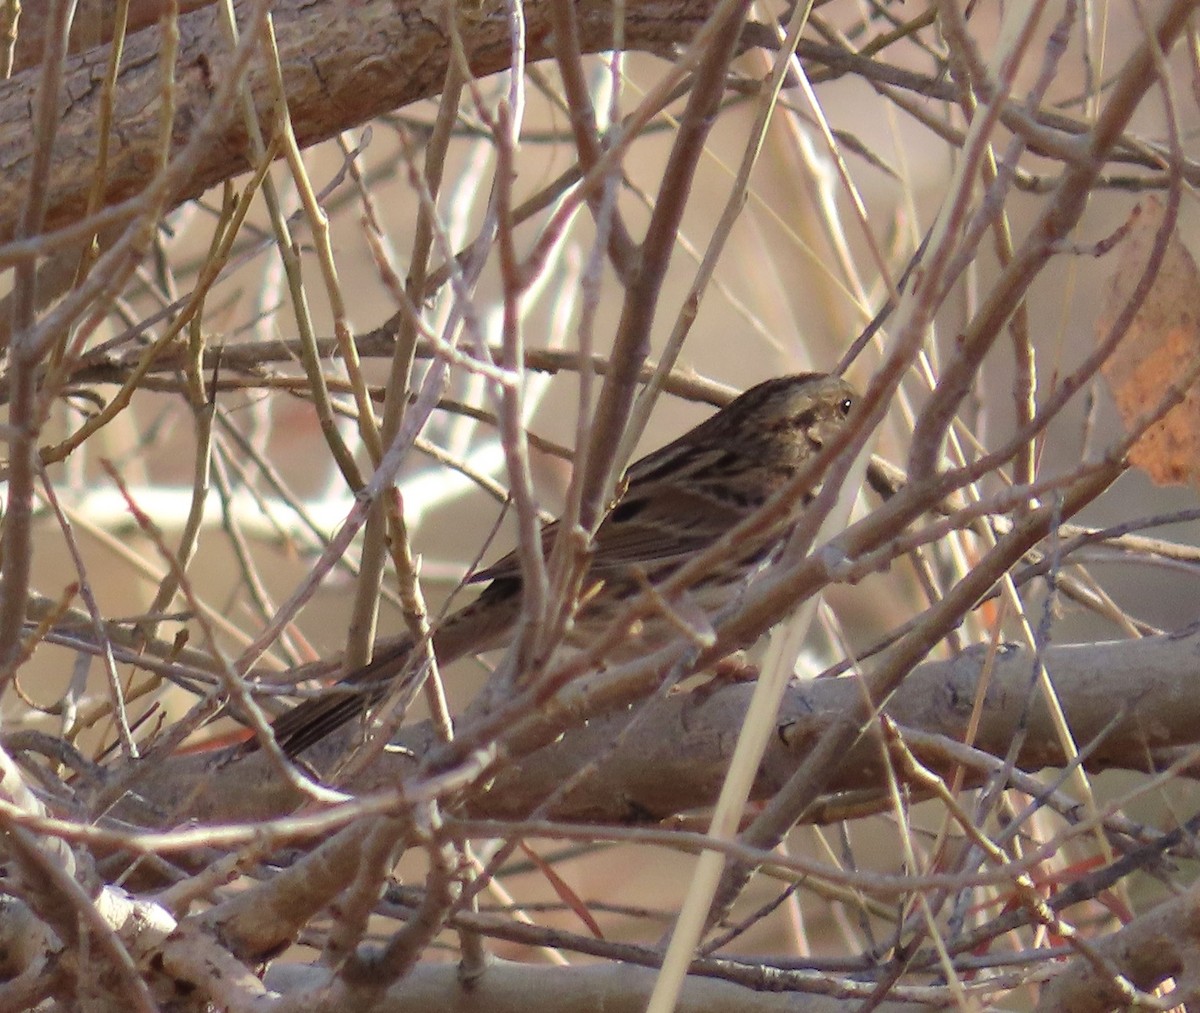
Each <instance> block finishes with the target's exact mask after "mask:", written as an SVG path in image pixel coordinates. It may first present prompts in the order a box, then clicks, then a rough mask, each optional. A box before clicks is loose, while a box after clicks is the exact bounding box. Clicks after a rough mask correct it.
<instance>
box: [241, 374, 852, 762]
mask: <svg viewBox="0 0 1200 1013" xmlns="http://www.w3.org/2000/svg"><path fill="white" fill-rule="evenodd" d="M857 399H858V395H857V393H856V392H855V390H854V388H853V387H852V386H851V385H850V384H849V383H847V382H846V381H845V380H843V379H841V378H840V377H837V376H833V375H830V374H826V373H796V374H791V375H788V376H781V377H775V378H772V379H769V380H766V381H763V382H762V383H759V384H757V385H756V386H754V387H751V388H750V389H748V390H747V391H746V392H745V393H743V394H741V395H740V396H739V397H737V398H735V399H734V400H733V401H731V402H730V403H729V404H727V405H726V406H725V407H724V408H721V409H720V410H719V411H717V412H716V413H715V414H713V415H711V416H710V417H709V418H707V419H705V420H704V421H703V422H701V423H700V424H699V425H697V426H695V427H694V428H692V429H690V430H688V431H687V432H685V433H684V434H683V435H682V436H680V437H678V438H677V439H675V440H673V441H672V442H670V443H668V444H667V445H666V446H664V447H661V448H660V449H658V450H655V451H653V452H652V453H650V454H648V455H647V456H646V457H643V458H641V459H640V460H638V461H636V462H635V463H634V464H632V465H631V466H630V467H629V468H628V470H627V471H626V472H625V475H624V476H623V478H622V480H621V482H619V483H618V485H617V490H618V491H617V494H616V495H615V496H614V499H613V502H612V503H611V504H610V506H609V509H608V512H607V514H606V515H605V516H604V519H603V520H602V521H601V523H600V526H599V527H598V528H597V530H596V533H595V536H594V538H593V540H592V547H591V553H590V556H589V557H588V560H587V562H586V564H585V570H584V576H583V582H582V585H581V591H580V594H579V604H578V606H577V608H576V611H575V614H574V615H573V617H572V619H571V621H570V622H569V623H568V624H567V628H566V632H565V633H564V637H563V640H564V643H565V644H566V646H567V647H568V648H574V649H582V648H585V647H586V646H587V644H588V643H589V642H590V641H592V640H594V639H595V638H596V637H597V636H598V635H599V634H600V632H601V631H603V630H605V629H606V628H607V627H608V626H609V624H610V623H611V622H612V621H613V620H614V619H615V618H616V617H617V616H618V615H619V614H620V613H621V612H622V611H623V610H624V609H625V608H626V606H628V604H629V603H630V602H631V601H633V600H634V599H635V598H637V597H638V596H640V595H641V594H642V593H643V592H644V591H645V590H646V588H647V587H650V586H653V585H655V584H658V583H661V582H662V581H664V580H666V579H667V578H669V577H670V576H671V575H672V574H673V573H675V572H676V571H678V570H679V568H680V567H681V566H683V565H684V564H685V563H687V562H688V561H689V560H691V559H693V558H694V557H695V556H696V555H697V554H699V553H700V552H702V551H703V550H704V549H706V548H708V547H709V546H711V545H712V544H713V543H715V542H716V541H717V540H718V539H719V538H720V537H721V536H722V535H723V534H725V533H726V532H727V531H728V530H730V529H731V528H733V527H734V526H735V525H737V524H738V523H739V522H740V521H741V520H743V519H744V518H746V517H748V516H749V515H750V514H752V513H753V512H754V511H755V510H757V509H758V508H760V507H761V506H762V505H763V504H764V503H765V502H766V501H767V500H768V499H769V498H770V497H771V496H772V495H773V494H774V493H775V492H776V491H777V490H779V489H781V488H782V487H783V486H784V485H786V484H787V483H788V482H789V481H790V480H791V479H792V477H793V476H794V475H796V474H797V472H798V471H799V470H800V469H801V468H802V467H803V466H804V465H805V464H807V463H808V462H809V461H811V460H812V458H813V457H814V456H815V455H816V454H817V453H818V452H819V451H820V450H821V449H822V448H823V447H824V446H825V445H826V444H827V443H828V441H829V440H830V439H832V438H833V437H834V436H835V435H836V434H837V433H838V432H839V431H841V430H842V429H843V428H845V426H846V425H847V420H848V419H849V417H850V415H851V413H852V411H853V408H854V405H855V404H856V402H857ZM818 491H819V481H816V480H814V482H813V483H811V484H810V485H809V486H807V487H806V488H805V489H803V490H802V491H801V493H800V495H799V500H800V502H799V503H798V504H797V509H796V510H795V511H794V513H793V515H792V520H793V524H792V525H791V526H794V521H795V520H797V519H798V518H799V516H800V515H801V514H802V512H803V507H805V506H807V505H808V503H809V502H811V500H812V498H813V497H814V496H815V495H816V493H817V492H818ZM791 526H785V527H784V529H783V530H780V531H777V532H775V533H774V534H773V535H772V537H771V538H770V539H769V540H768V541H767V542H766V543H761V542H760V543H755V544H753V545H751V546H749V547H748V549H747V551H746V552H745V553H744V554H741V555H736V556H733V557H732V558H730V559H729V560H728V561H727V562H725V563H723V564H720V565H719V566H717V567H716V568H714V569H712V570H710V571H709V572H708V573H707V574H706V575H705V576H704V577H702V578H701V579H700V580H699V581H697V582H696V583H695V584H693V585H692V586H691V587H690V588H689V589H688V591H687V594H688V597H689V599H690V600H691V602H693V603H694V604H696V605H698V606H699V607H700V608H702V609H703V610H704V611H705V612H706V613H708V614H712V613H714V612H716V611H717V610H719V609H720V608H721V607H723V606H725V605H727V604H729V603H730V602H731V601H732V600H733V598H734V596H735V595H736V594H738V593H740V589H741V588H743V587H744V586H745V582H746V579H747V578H748V577H749V576H750V575H751V574H752V573H753V572H755V571H756V570H758V569H759V568H760V567H762V566H763V565H765V564H766V563H767V562H768V561H769V560H770V559H771V558H772V557H773V555H774V554H775V553H777V552H778V550H779V549H781V548H782V545H783V543H784V542H785V540H786V537H787V535H788V533H789V532H790V530H791ZM558 528H559V522H558V521H554V522H551V523H549V524H546V525H545V526H544V527H543V528H542V547H543V552H544V553H546V554H548V553H549V551H550V548H551V546H552V545H553V542H554V537H555V535H556V533H557V531H558ZM483 582H487V586H486V587H485V588H484V589H483V591H482V593H481V594H480V595H479V597H478V598H476V599H475V600H474V601H473V602H471V603H470V604H468V605H466V606H465V607H463V608H461V609H459V610H458V611H457V612H454V613H452V614H451V615H450V616H449V617H447V618H446V619H445V620H444V621H443V622H442V623H440V624H439V626H438V627H437V628H436V629H435V630H434V631H433V634H432V646H433V652H434V655H435V657H436V658H437V661H438V663H439V664H440V665H446V664H449V663H450V662H452V661H455V660H457V659H458V658H461V657H464V656H467V655H470V654H479V653H483V652H485V651H489V650H495V649H498V648H502V647H505V646H507V645H508V644H509V643H510V642H511V641H512V639H513V637H514V635H515V633H516V630H517V628H518V624H519V621H520V617H521V604H522V584H521V564H520V559H519V556H518V554H517V552H516V551H513V552H510V553H509V554H508V555H506V556H504V557H503V558H502V559H500V560H499V561H497V562H496V563H494V564H493V565H491V566H489V567H487V568H486V569H483V570H480V571H479V572H477V573H475V574H474V575H473V576H471V577H470V578H469V579H468V583H483ZM680 635H681V634H680V628H679V625H678V622H677V621H671V620H670V619H669V618H668V617H667V616H665V615H663V614H661V613H659V614H652V615H650V616H649V617H646V618H644V619H643V620H642V621H641V622H640V623H639V624H638V626H637V627H636V630H635V633H634V635H632V636H630V637H629V638H627V641H626V644H625V648H624V653H625V654H628V655H636V654H638V653H644V652H646V651H648V650H650V649H653V648H656V647H659V646H662V645H663V644H664V643H666V642H668V641H669V640H671V639H672V638H674V637H677V636H680ZM413 646H414V642H413V640H412V639H411V638H407V637H404V638H400V639H399V640H398V641H396V642H394V643H392V644H390V645H389V646H388V647H387V648H386V649H384V650H383V651H381V652H379V653H377V654H376V656H375V658H374V659H373V660H372V661H370V662H369V663H368V664H366V665H364V666H362V667H360V668H358V669H356V670H355V671H353V672H351V673H349V674H348V675H346V676H345V677H344V678H343V679H342V680H341V681H340V682H338V683H337V684H335V685H334V686H332V687H330V689H329V690H328V691H327V692H326V693H324V694H322V695H321V696H319V697H313V698H311V699H309V700H305V701H302V702H301V703H299V704H297V705H295V706H294V707H293V708H292V709H291V710H288V711H285V712H284V713H283V714H281V715H280V716H279V717H278V718H276V719H275V721H274V722H273V724H272V726H271V728H272V732H273V734H274V737H275V741H276V743H277V744H278V745H279V747H280V748H281V749H282V751H283V752H284V754H285V755H287V756H289V757H296V756H298V755H299V754H300V753H302V752H304V750H306V749H308V748H309V747H310V746H312V745H314V744H315V743H317V742H319V741H320V740H321V739H323V738H325V737H326V736H327V735H329V734H330V733H332V732H333V731H334V730H336V729H337V728H339V727H341V726H342V725H344V724H346V723H347V722H349V721H352V720H354V719H356V718H358V717H360V716H361V715H363V714H364V713H366V712H367V711H369V709H370V708H371V707H372V706H374V705H376V704H378V703H379V702H380V701H381V700H382V699H384V698H385V697H386V696H387V694H388V692H389V689H390V686H391V684H392V680H394V679H395V678H397V677H398V676H400V675H402V674H403V673H404V672H405V671H406V669H407V666H408V662H409V660H410V656H411V654H412V650H413ZM618 660H619V659H618ZM256 743H257V740H250V742H248V743H246V744H245V745H246V747H247V748H251V749H253V748H256Z"/></svg>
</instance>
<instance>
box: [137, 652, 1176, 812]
mask: <svg viewBox="0 0 1200 1013" xmlns="http://www.w3.org/2000/svg"><path fill="white" fill-rule="evenodd" d="M1044 660H1045V663H1046V666H1047V669H1048V671H1049V672H1050V675H1051V678H1052V679H1053V681H1054V685H1055V688H1056V690H1057V691H1058V693H1059V696H1060V699H1061V701H1062V705H1063V709H1064V711H1065V712H1066V715H1067V719H1068V721H1069V722H1070V725H1071V729H1072V732H1073V733H1074V735H1075V738H1076V741H1078V742H1080V743H1088V742H1090V741H1092V740H1093V739H1095V738H1097V737H1098V736H1101V734H1102V733H1105V732H1106V730H1107V734H1105V735H1104V738H1103V741H1102V742H1100V743H1099V745H1097V746H1096V748H1095V749H1094V750H1092V751H1091V752H1090V753H1089V755H1088V757H1087V761H1086V766H1087V769H1089V770H1091V771H1099V770H1106V769H1113V768H1119V769H1128V770H1139V771H1145V770H1149V769H1155V768H1158V767H1161V766H1163V765H1165V762H1164V761H1165V760H1167V759H1174V758H1175V757H1176V756H1177V755H1178V751H1179V750H1181V749H1186V748H1187V747H1191V746H1196V745H1197V744H1200V738H1198V736H1197V732H1196V730H1197V729H1198V728H1200V696H1198V695H1197V694H1196V693H1195V692H1194V687H1195V685H1196V680H1197V679H1200V633H1198V632H1197V631H1195V630H1188V631H1187V632H1186V633H1185V634H1181V635H1173V636H1164V637H1148V638H1145V639H1143V640H1131V641H1122V642H1119V643H1099V644H1081V645H1071V646H1064V647H1051V648H1049V649H1048V650H1047V651H1046V652H1045V656H1044ZM985 661H986V652H985V651H984V650H982V649H979V650H971V651H968V652H965V653H964V654H962V655H961V656H959V657H958V658H956V659H954V660H953V661H938V662H928V663H926V664H923V665H920V666H918V667H917V668H916V669H915V670H914V671H913V672H912V673H911V674H910V675H909V676H908V677H907V678H906V679H905V680H904V682H903V683H902V684H901V687H900V689H899V690H898V691H897V692H896V693H895V695H894V696H893V697H892V699H891V701H890V702H889V704H888V707H887V713H888V714H889V715H890V716H891V717H892V718H893V720H895V721H896V723H897V724H899V725H900V726H901V727H902V728H911V729H915V730H919V731H922V732H927V733H935V734H940V735H944V736H946V737H948V738H950V739H953V740H957V741H961V740H962V738H963V737H964V734H965V729H966V726H967V721H968V719H969V717H970V714H971V710H972V706H973V703H974V700H975V696H976V693H977V692H978V689H979V680H980V677H981V673H982V672H983V671H984V668H985ZM1032 671H1033V657H1032V655H1031V654H1030V652H1029V651H1027V650H1025V649H1022V648H1017V647H1005V648H1002V649H1001V651H1000V653H999V654H998V656H997V657H996V658H995V661H994V664H993V666H992V672H991V676H990V680H989V682H988V686H987V691H986V697H985V701H986V702H985V705H984V707H983V708H982V720H981V723H980V727H979V732H978V735H977V737H976V740H975V745H976V746H977V747H978V748H980V749H981V750H984V751H986V752H990V753H992V754H994V755H999V756H1003V755H1004V753H1005V751H1006V749H1007V747H1008V744H1009V742H1010V741H1012V738H1013V736H1014V733H1015V732H1016V730H1017V728H1018V727H1019V726H1020V723H1021V721H1022V720H1023V719H1024V720H1025V721H1026V723H1027V726H1028V729H1029V734H1028V735H1027V736H1026V737H1025V743H1026V744H1025V746H1024V748H1023V750H1022V751H1021V753H1020V755H1019V756H1018V758H1017V762H1018V764H1019V766H1020V767H1022V768H1023V769H1026V770H1032V769H1038V768H1042V767H1053V766H1058V765H1061V764H1063V763H1064V762H1065V761H1064V758H1063V756H1062V754H1061V752H1060V749H1059V745H1058V740H1057V737H1056V736H1055V734H1054V733H1053V730H1052V728H1051V725H1050V720H1049V716H1048V714H1047V712H1046V710H1045V707H1044V705H1043V703H1042V701H1041V698H1040V695H1039V694H1037V693H1036V692H1034V691H1033V689H1032V686H1033V682H1032V680H1031V672H1032ZM751 689H752V687H750V686H747V685H743V684H738V685H733V686H726V687H721V688H719V689H716V690H713V691H711V692H708V691H705V692H702V693H700V694H695V693H693V694H680V695H675V696H671V697H669V698H667V699H665V700H659V701H654V702H651V703H649V704H647V705H646V707H647V710H646V711H645V712H643V711H641V710H639V711H637V713H638V714H639V715H641V716H640V717H639V723H638V725H637V728H636V730H635V731H634V732H633V733H632V734H630V735H629V736H628V737H626V738H624V739H622V738H620V736H621V733H622V730H623V728H624V726H625V724H626V723H627V722H628V721H629V714H627V713H622V714H619V715H617V716H615V717H610V718H607V719H601V720H597V721H592V722H591V723H590V724H589V725H588V726H587V727H586V728H584V729H579V730H576V731H573V732H570V733H568V734H567V735H566V736H565V737H564V738H563V739H562V740H561V741H560V742H557V743H555V744H554V745H552V746H549V747H547V748H545V749H541V750H538V751H537V752H535V753H532V754H530V755H528V756H525V757H520V758H515V759H514V763H513V765H512V767H511V768H510V769H508V770H507V771H506V772H505V773H503V774H502V775H501V776H500V777H498V778H497V779H496V780H495V781H494V782H493V783H491V784H490V786H489V787H488V788H487V790H484V791H480V792H478V793H475V794H473V795H471V796H470V797H469V798H468V799H467V800H466V804H465V808H464V811H465V812H466V813H469V814H470V815H473V816H488V817H495V818H504V819H519V818H521V817H523V816H526V815H527V814H529V813H530V812H532V811H533V810H534V808H535V807H536V806H537V805H538V804H539V803H540V802H541V801H542V800H543V799H544V798H546V797H547V796H548V795H549V794H550V793H551V792H553V791H554V790H555V789H556V788H558V787H559V786H561V785H562V784H563V783H565V782H566V781H567V780H568V779H570V778H571V777H572V776H573V775H574V774H575V773H576V772H577V771H579V770H581V769H583V768H584V767H585V766H586V765H588V764H589V763H592V762H594V761H595V760H597V759H598V758H602V759H603V763H602V764H600V765H599V767H598V768H597V770H595V771H594V772H593V773H591V774H590V775H589V776H588V777H587V778H586V779H585V780H584V781H583V782H582V783H581V785H580V786H579V787H578V788H577V789H576V790H575V791H574V792H572V794H571V795H570V796H569V797H567V798H566V799H564V800H561V801H560V802H559V803H558V804H557V805H556V806H555V807H554V808H553V809H552V810H551V811H550V812H549V813H546V814H544V815H546V816H547V817H549V818H553V819H558V820H574V821H592V822H617V823H622V822H629V821H645V820H660V819H664V818H666V817H669V816H671V815H674V814H675V813H678V812H680V811H683V810H686V809H689V808H696V807H702V806H706V805H709V804H711V802H712V800H713V798H714V797H715V793H716V791H717V789H718V788H719V786H720V783H721V778H722V776H723V775H724V771H725V769H726V766H727V764H728V761H729V751H730V750H731V749H732V744H733V741H734V739H735V738H736V732H737V729H738V728H739V727H740V725H741V722H742V719H743V716H744V713H745V708H746V706H747V704H748V702H749V699H750V692H751ZM861 692H862V690H861V685H860V683H859V681H858V680H857V679H854V678H846V679H831V680H824V681H820V682H814V683H802V684H798V685H796V686H795V687H793V689H792V690H791V691H790V693H789V694H788V697H787V699H786V701H785V705H784V709H783V710H782V711H781V717H780V728H779V736H778V738H777V740H776V742H775V743H774V745H773V747H772V748H771V749H770V750H769V751H768V754H767V757H766V759H765V761H764V763H763V767H762V771H761V773H760V776H759V779H758V783H757V785H756V786H755V797H756V798H759V799H764V798H769V797H770V796H771V795H772V794H773V793H774V792H775V791H777V790H778V788H779V786H780V785H781V784H782V783H783V782H784V781H785V780H786V779H787V777H788V776H790V775H791V773H792V772H793V771H794V770H795V768H796V765H797V763H799V762H800V761H801V760H802V759H803V757H804V756H805V755H806V752H807V750H808V749H809V748H810V746H811V744H812V743H813V742H814V741H816V739H817V738H818V737H819V736H820V734H821V732H822V731H823V730H824V729H825V728H826V727H827V726H828V724H829V723H830V722H832V721H833V720H835V719H836V718H837V717H838V716H839V715H841V714H845V713H846V712H847V711H848V710H850V709H851V708H852V707H853V705H854V703H855V701H856V700H857V698H858V696H859V694H860V693H861ZM1031 694H1032V696H1033V699H1032V702H1029V700H1030V696H1031ZM1027 702H1028V708H1029V713H1028V716H1027V717H1026V716H1025V712H1026V707H1027ZM1114 716H1117V717H1118V718H1119V720H1118V721H1117V722H1116V724H1115V725H1114V726H1113V727H1111V728H1110V725H1112V722H1113V719H1114ZM356 734H358V731H357V729H350V730H348V731H347V732H346V735H345V736H344V737H338V736H336V735H335V736H331V737H330V738H329V739H327V740H326V741H325V742H324V743H321V744H320V745H318V746H317V747H315V748H314V749H313V750H311V751H310V752H309V754H308V758H309V760H311V761H312V762H313V763H314V764H315V765H316V766H317V767H318V768H321V767H322V766H327V765H328V764H330V763H331V762H332V761H333V759H335V758H336V756H337V755H338V754H339V753H340V752H341V751H342V750H344V749H345V748H346V746H347V744H348V742H349V741H351V739H352V738H353V736H354V735H356ZM398 742H399V744H400V745H401V746H402V747H403V748H404V749H405V750H411V754H409V755H405V753H404V752H397V753H391V754H388V755H386V756H383V757H381V758H380V759H379V760H378V762H377V764H376V766H374V767H373V768H372V770H371V773H370V775H369V778H368V777H364V778H363V779H362V780H360V781H359V782H356V783H355V784H354V785H353V786H352V787H353V788H354V789H355V790H356V791H360V792H366V791H371V790H376V789H378V790H385V789H387V788H391V787H395V786H396V785H398V784H400V783H401V781H402V780H403V779H404V778H405V777H408V776H410V775H411V772H412V769H413V766H412V762H413V761H412V756H413V755H415V756H417V757H419V756H422V755H423V754H424V753H425V751H426V750H427V749H428V748H430V746H431V745H432V737H431V730H430V729H429V728H428V727H426V726H425V725H418V726H414V727H413V728H411V729H408V730H406V731H405V733H404V734H403V735H402V736H401V737H400V739H399V740H398ZM614 742H616V743H617V745H616V746H615V748H614V747H613V743H614ZM915 751H916V752H917V753H918V755H921V758H922V759H923V760H924V761H925V762H927V763H928V764H929V765H930V766H931V767H932V768H933V769H934V770H937V771H939V772H940V773H943V774H949V773H951V771H950V770H949V769H948V768H947V761H946V760H945V758H944V757H942V756H933V755H922V751H921V750H919V749H918V750H915ZM212 762H213V761H212V760H208V761H204V760H201V759H199V758H196V757H187V758H181V759H180V760H178V761H175V763H174V764H171V763H169V764H160V765H158V766H157V769H156V770H155V771H153V772H150V771H147V774H148V775H149V776H152V777H153V778H154V780H155V782H156V783H155V786H154V787H153V788H151V786H150V785H149V784H144V785H143V786H142V787H143V790H144V792H145V793H147V794H148V795H149V796H150V797H153V798H154V799H155V800H156V801H157V802H158V804H159V805H161V806H162V807H163V809H164V811H166V810H172V809H175V808H176V806H178V805H179V804H181V803H182V801H183V799H185V798H186V797H187V796H189V795H190V794H191V793H192V790H193V789H194V788H195V787H196V783H197V780H198V779H200V780H202V781H203V782H204V783H202V784H201V786H200V788H199V791H198V794H197V795H196V797H195V798H194V799H193V800H192V801H191V802H189V803H188V805H187V810H186V811H187V814H188V815H191V816H193V817H196V818H199V819H204V820H218V821H219V820H231V819H255V818H260V817H263V816H268V815H278V814H280V813H282V812H285V811H286V810H287V809H288V808H289V807H290V806H293V805H295V804H296V803H297V801H298V800H296V799H292V798H290V797H289V796H288V794H287V792H286V790H285V789H284V788H283V787H282V786H281V785H280V784H279V779H278V776H277V775H275V774H274V773H273V772H272V771H270V770H269V769H268V765H267V764H265V763H263V762H262V758H261V757H260V756H257V755H252V756H249V757H246V758H245V759H244V760H241V761H239V762H237V763H234V764H232V765H230V766H227V767H225V768H224V769H221V770H218V771H216V772H215V773H212V774H210V775H207V777H206V775H204V774H203V773H202V768H203V766H204V765H205V763H207V764H208V765H210V766H211V764H212ZM176 764H177V765H176ZM882 777H883V767H882V764H881V754H880V749H879V745H878V744H877V743H876V742H875V741H873V740H872V739H864V740H863V741H861V742H860V743H859V745H858V746H857V747H856V748H855V749H854V751H853V752H851V753H850V754H849V755H847V757H846V759H845V762H844V763H843V764H842V765H841V767H840V769H839V771H838V773H837V776H836V778H835V779H834V781H833V783H832V784H831V785H830V788H831V789H832V790H835V791H849V790H856V789H871V790H873V789H878V788H879V787H880V786H881V785H882V783H883V782H882Z"/></svg>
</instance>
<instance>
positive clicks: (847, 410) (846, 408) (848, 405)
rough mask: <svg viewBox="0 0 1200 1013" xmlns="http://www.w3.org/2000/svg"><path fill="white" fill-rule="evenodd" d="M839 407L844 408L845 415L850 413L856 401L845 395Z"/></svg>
mask: <svg viewBox="0 0 1200 1013" xmlns="http://www.w3.org/2000/svg"><path fill="white" fill-rule="evenodd" d="M838 407H839V408H840V409H841V410H842V414H843V415H849V414H850V409H851V408H852V407H854V402H853V401H852V400H851V399H850V398H848V397H844V398H842V401H841V404H839V405H838Z"/></svg>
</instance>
